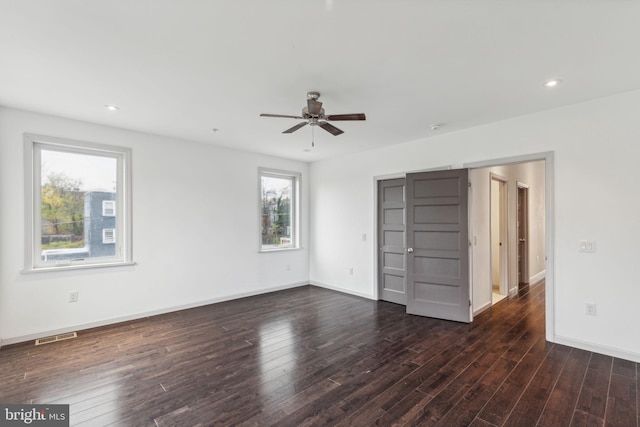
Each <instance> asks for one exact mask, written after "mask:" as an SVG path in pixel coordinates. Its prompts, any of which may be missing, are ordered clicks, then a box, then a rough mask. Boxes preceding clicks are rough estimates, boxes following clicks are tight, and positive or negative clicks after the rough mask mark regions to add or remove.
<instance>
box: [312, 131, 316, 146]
mask: <svg viewBox="0 0 640 427" xmlns="http://www.w3.org/2000/svg"><path fill="white" fill-rule="evenodd" d="M315 146H316V143H315V133H314V127H313V126H311V148H313V147H315Z"/></svg>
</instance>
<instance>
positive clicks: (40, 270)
mask: <svg viewBox="0 0 640 427" xmlns="http://www.w3.org/2000/svg"><path fill="white" fill-rule="evenodd" d="M133 265H136V263H135V262H133V261H131V262H106V263H104V264H76V265H58V266H55V267H37V268H31V269H24V270H21V271H20V273H21V274H33V273H51V272H54V271H71V270H86V269H94V268H110V267H128V266H133Z"/></svg>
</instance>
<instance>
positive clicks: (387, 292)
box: [378, 178, 407, 305]
mask: <svg viewBox="0 0 640 427" xmlns="http://www.w3.org/2000/svg"><path fill="white" fill-rule="evenodd" d="M378 249H379V251H378V286H379V298H380V299H381V300H384V301H389V302H394V303H396V304H402V305H407V294H406V289H405V287H406V280H405V198H404V178H399V179H390V180H386V181H380V182H378Z"/></svg>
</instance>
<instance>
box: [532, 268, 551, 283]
mask: <svg viewBox="0 0 640 427" xmlns="http://www.w3.org/2000/svg"><path fill="white" fill-rule="evenodd" d="M546 276H547V270H542V271H541V272H540V273H538V274H534V275H533V276H531V277H529V283H538V282H539V281H541V280H544V278H545V277H546Z"/></svg>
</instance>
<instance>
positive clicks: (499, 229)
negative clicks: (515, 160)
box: [489, 173, 509, 304]
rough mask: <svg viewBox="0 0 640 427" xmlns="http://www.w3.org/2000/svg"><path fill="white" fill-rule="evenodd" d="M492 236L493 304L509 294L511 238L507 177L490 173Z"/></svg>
mask: <svg viewBox="0 0 640 427" xmlns="http://www.w3.org/2000/svg"><path fill="white" fill-rule="evenodd" d="M490 179H491V187H490V190H489V193H490V217H491V221H490V236H491V294H492V298H491V301H492V304H496V303H497V302H499V301H501V300H503V299H504V298H505V297H506V296H507V295H508V294H509V262H508V256H509V255H508V254H509V239H508V236H507V224H508V218H509V217H508V212H507V206H508V205H507V179H506V178H505V177H502V176H499V175H497V174H495V173H491V174H490Z"/></svg>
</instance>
